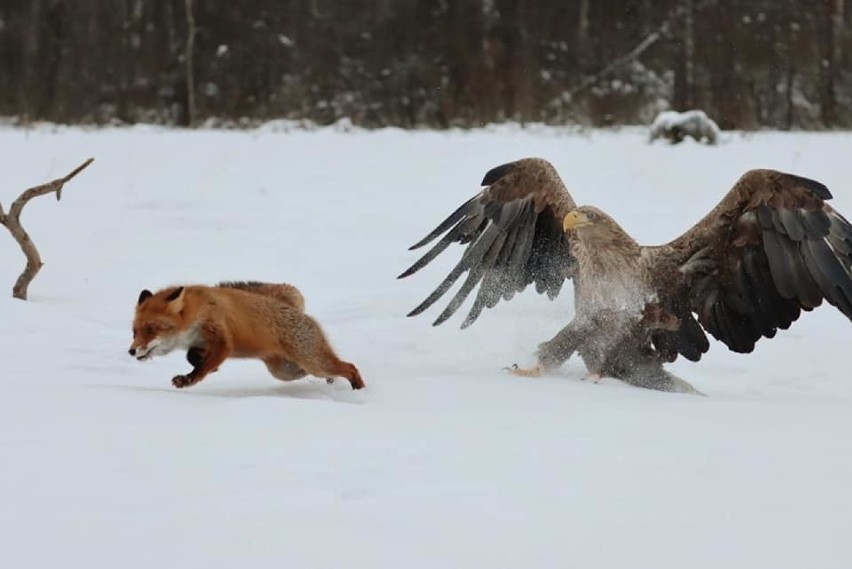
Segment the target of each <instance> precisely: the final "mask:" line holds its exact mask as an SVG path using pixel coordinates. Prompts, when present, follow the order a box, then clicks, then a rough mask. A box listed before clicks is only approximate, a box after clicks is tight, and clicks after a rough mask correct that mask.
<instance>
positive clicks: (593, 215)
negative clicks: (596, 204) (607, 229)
mask: <svg viewBox="0 0 852 569" xmlns="http://www.w3.org/2000/svg"><path fill="white" fill-rule="evenodd" d="M597 218H598V214H596V213H595V212H593V211H589V212H586V219H588V220H589V221H594V220H596V219H597Z"/></svg>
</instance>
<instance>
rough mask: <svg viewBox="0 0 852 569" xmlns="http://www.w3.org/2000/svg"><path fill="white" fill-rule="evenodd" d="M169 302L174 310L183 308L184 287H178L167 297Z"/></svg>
mask: <svg viewBox="0 0 852 569" xmlns="http://www.w3.org/2000/svg"><path fill="white" fill-rule="evenodd" d="M166 300H167V301H168V302H169V308H171V309H172V311H174V312H178V311H180V309H181V308H183V287H182V286H179V287H177V288H176V289H175V290H174V291H173V292H172V293H171V294H170V295H169V296H167V297H166Z"/></svg>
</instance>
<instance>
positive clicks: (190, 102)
mask: <svg viewBox="0 0 852 569" xmlns="http://www.w3.org/2000/svg"><path fill="white" fill-rule="evenodd" d="M194 51H195V15H194V14H193V9H192V0H186V51H185V52H184V57H185V59H186V121H187V126H194V125H195V72H194V70H193V57H194Z"/></svg>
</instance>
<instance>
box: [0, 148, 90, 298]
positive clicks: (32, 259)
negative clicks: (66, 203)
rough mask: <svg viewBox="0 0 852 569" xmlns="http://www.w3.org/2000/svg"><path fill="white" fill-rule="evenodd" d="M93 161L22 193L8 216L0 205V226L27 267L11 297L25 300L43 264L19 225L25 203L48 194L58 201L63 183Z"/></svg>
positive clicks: (33, 245)
mask: <svg viewBox="0 0 852 569" xmlns="http://www.w3.org/2000/svg"><path fill="white" fill-rule="evenodd" d="M94 160H95V159H94V158H89V159H88V160H86V161H85V162H83V163H82V164H80V165H79V166H77V168H75V169H74V170H73V171H72V172H71V173H70V174H68V175H67V176H64V177H62V178H58V179H56V180H53V181H52V182H48V183H46V184H42V185H40V186H35V187H33V188H30V189H28V190H26V191H24V193H22V194H21V195H20V196H18V199H16V200H15V201H14V202H12V206H11V207H10V208H9V213H8V214H6V213H4V210H3V206H2V204H0V224H2V225H4V226H5V227H6V229H8V230H9V232H10V233H11V234H12V237H14V239H15V241H17V242H18V245H20V246H21V251H23V252H24V255H25V256H26V258H27V265H26V267H24V271H23V272H22V273H21V276H19V277H18V280H17V281H15V286H14V287H12V296H13V297H15V298H20V299H21V300H26V299H27V288H28V287H29V286H30V282H32V280H33V279H34V278H35V276H36V274H38V272H39V270H41V267H42V265H43V264H44V263H42V262H41V255H39V253H38V249H36V246H35V243H33V241H32V239H31V238H30V236H29V234H28V233H27V232H26V230H25V229H24V227H23V226H22V225H21V212H22V211H23V209H24V206H25V205H27V202H29V201H30V200H31V199H33V198H34V197H37V196H43V195H45V194H50V193H56V200H57V201H59V199H60V198H61V197H62V187H63V186H64V185H65V183H66V182H68V181H69V180H71V178H73V177H74V176H76V175H77V174H79V173H80V172H82V171H83V169H84V168H86V167H87V166H88V165H89V164H91V163H92V162H93V161H94Z"/></svg>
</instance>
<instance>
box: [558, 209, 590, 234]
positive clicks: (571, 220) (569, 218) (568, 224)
mask: <svg viewBox="0 0 852 569" xmlns="http://www.w3.org/2000/svg"><path fill="white" fill-rule="evenodd" d="M586 223H587V220H586V217H585V216H584V215H583V214H582V213H580V212H579V211H577V210H574V211H572V212H569V213H568V214H567V215H566V216H565V217H564V218H562V231H571V230H572V229H574V228H575V227H579V226H581V225H585V224H586Z"/></svg>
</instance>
